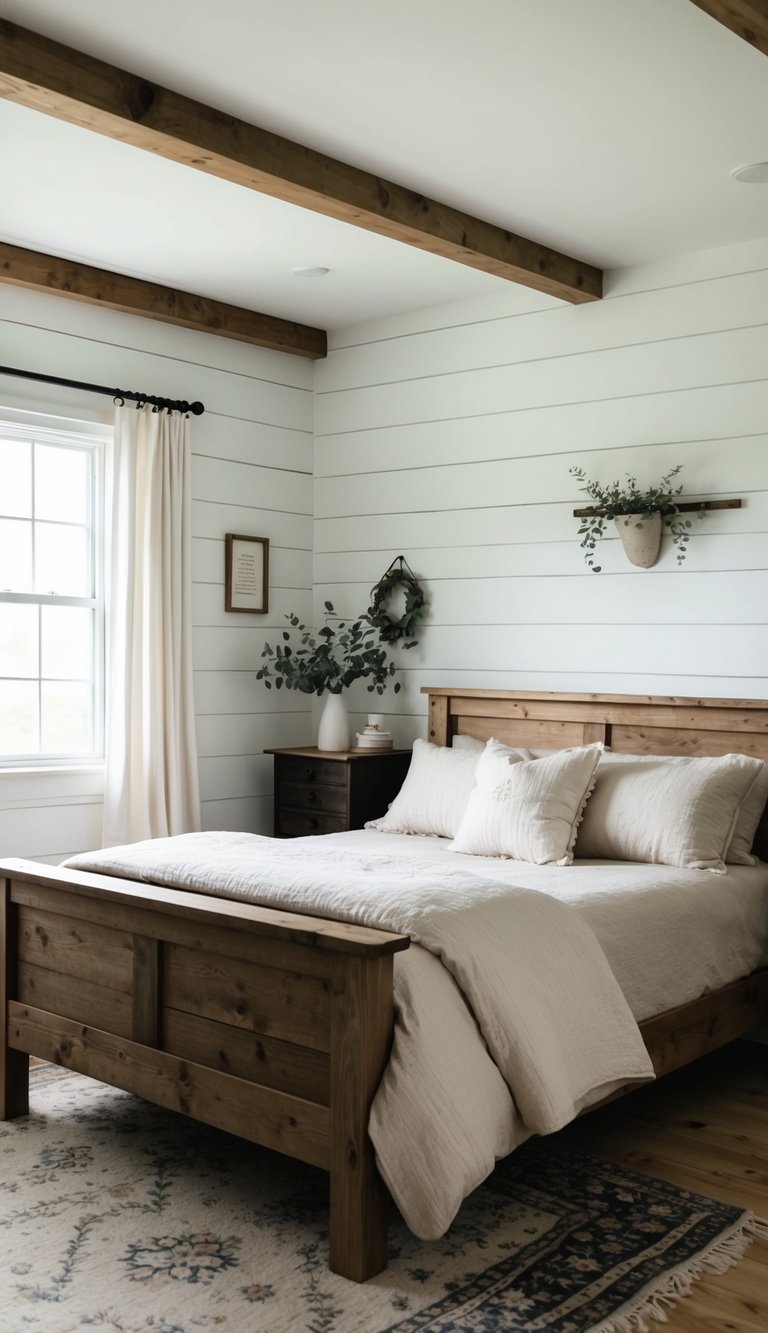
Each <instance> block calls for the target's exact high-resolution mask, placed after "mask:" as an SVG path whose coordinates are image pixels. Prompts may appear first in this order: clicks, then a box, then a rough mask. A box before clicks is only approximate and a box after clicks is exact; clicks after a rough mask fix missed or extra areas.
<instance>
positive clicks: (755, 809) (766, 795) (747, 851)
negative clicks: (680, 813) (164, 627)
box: [725, 763, 768, 866]
mask: <svg viewBox="0 0 768 1333" xmlns="http://www.w3.org/2000/svg"><path fill="white" fill-rule="evenodd" d="M766 802H768V764H766V763H763V767H762V769H761V771H760V772H759V773H758V775H757V777H756V778H755V780H754V782H753V783H752V786H751V787H750V789H749V791H748V792H747V794H746V796H745V797H744V800H743V801H742V803H741V809H740V810H739V814H738V818H737V820H736V827H735V829H734V830H733V837H732V838H731V845H730V847H729V848H728V852H727V855H726V858H725V862H726V865H729V866H754V865H757V857H756V856H753V855H752V843H753V842H754V841H755V834H756V833H757V826H758V824H759V823H760V819H761V817H762V814H763V811H764V809H765V806H766Z"/></svg>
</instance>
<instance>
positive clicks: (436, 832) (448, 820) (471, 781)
mask: <svg viewBox="0 0 768 1333" xmlns="http://www.w3.org/2000/svg"><path fill="white" fill-rule="evenodd" d="M479 759H480V755H479V754H476V753H474V752H468V751H462V750H454V749H449V748H448V747H447V746H444V745H432V744H430V742H429V741H414V742H413V758H412V759H411V763H410V767H409V769H408V772H407V774H406V777H405V782H404V783H403V785H402V787H401V788H400V790H399V792H398V793H397V796H396V797H395V799H394V801H393V802H392V804H391V806H390V807H389V810H388V811H387V813H386V814H385V815H383V816H382V818H381V819H372V820H371V821H370V822H369V823H368V824H366V826H365V827H366V828H373V829H378V830H379V831H380V832H381V833H418V834H422V835H425V836H428V835H431V836H433V837H438V838H452V837H453V836H454V834H455V833H456V831H457V829H458V827H459V824H460V823H461V818H462V815H463V814H464V811H465V809H466V807H467V801H468V800H469V795H470V792H471V791H472V788H473V787H474V785H475V770H476V769H477V765H478V761H479Z"/></svg>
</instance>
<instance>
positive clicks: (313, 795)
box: [307, 791, 317, 805]
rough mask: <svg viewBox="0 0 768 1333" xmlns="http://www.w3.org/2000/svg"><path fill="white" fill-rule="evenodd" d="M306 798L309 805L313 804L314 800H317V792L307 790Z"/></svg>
mask: <svg viewBox="0 0 768 1333" xmlns="http://www.w3.org/2000/svg"><path fill="white" fill-rule="evenodd" d="M307 800H308V801H309V804H310V805H314V804H315V801H316V800H317V792H316V791H311V792H309V793H308V794H307Z"/></svg>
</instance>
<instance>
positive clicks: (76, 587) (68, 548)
mask: <svg viewBox="0 0 768 1333" xmlns="http://www.w3.org/2000/svg"><path fill="white" fill-rule="evenodd" d="M35 591H36V592H41V593H50V592H56V593H58V594H59V596H60V597H90V596H91V588H90V585H89V579H88V535H87V530H86V529H85V528H66V527H64V526H63V525H61V524H59V523H36V524H35Z"/></svg>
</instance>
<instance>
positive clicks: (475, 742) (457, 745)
mask: <svg viewBox="0 0 768 1333" xmlns="http://www.w3.org/2000/svg"><path fill="white" fill-rule="evenodd" d="M451 749H453V750H468V751H470V752H471V753H472V754H482V753H483V750H484V749H485V741H481V740H480V739H479V737H477V736H454V737H453V739H452V741H451Z"/></svg>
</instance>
